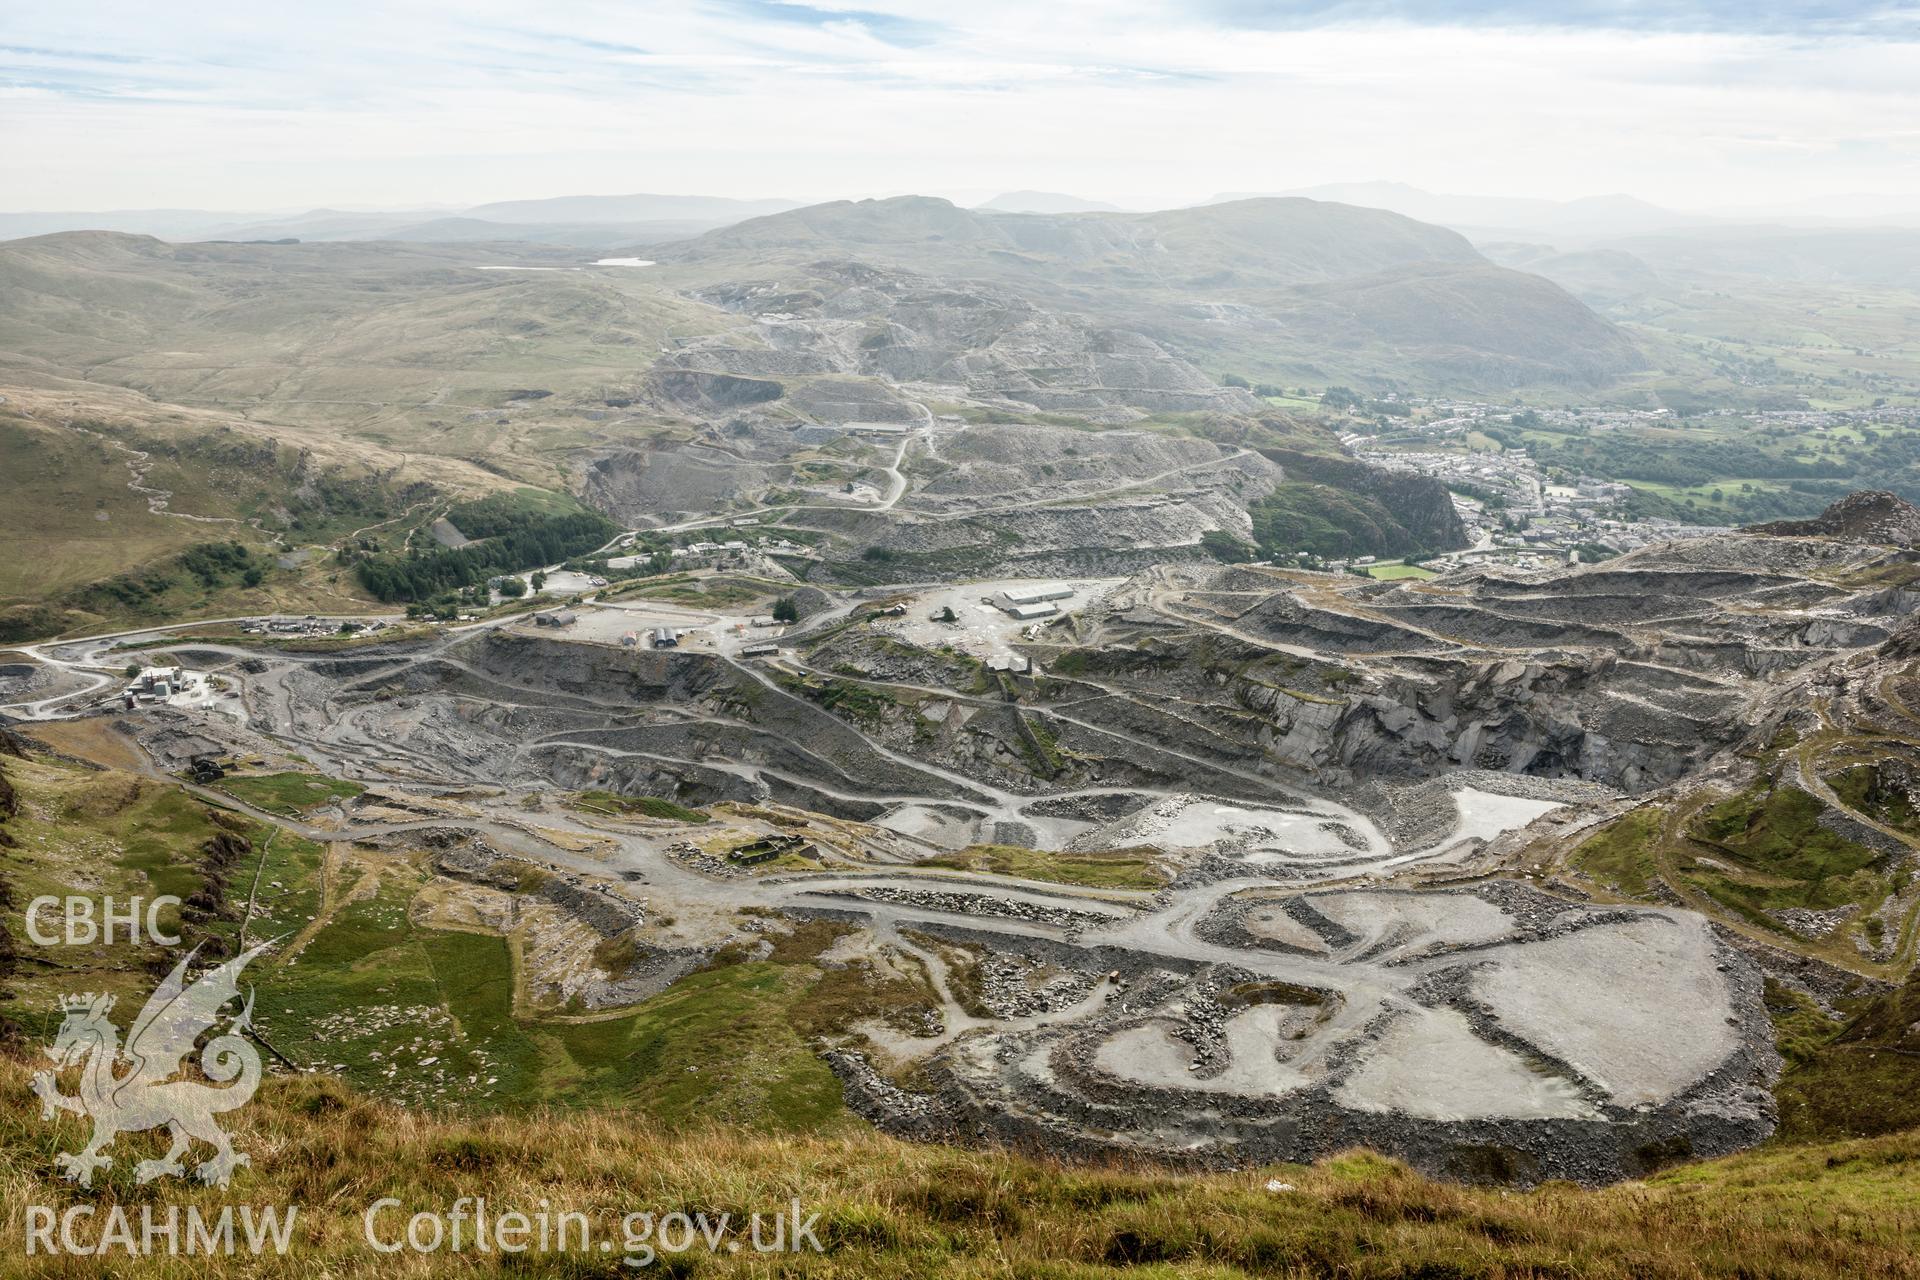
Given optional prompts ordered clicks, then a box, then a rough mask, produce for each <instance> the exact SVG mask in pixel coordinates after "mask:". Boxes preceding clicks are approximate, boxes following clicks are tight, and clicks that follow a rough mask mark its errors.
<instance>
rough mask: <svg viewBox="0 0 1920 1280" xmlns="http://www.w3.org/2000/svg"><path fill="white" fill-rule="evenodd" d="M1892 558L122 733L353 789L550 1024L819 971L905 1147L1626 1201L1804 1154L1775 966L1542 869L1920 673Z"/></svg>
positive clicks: (200, 717)
mask: <svg viewBox="0 0 1920 1280" xmlns="http://www.w3.org/2000/svg"><path fill="white" fill-rule="evenodd" d="M1890 554H1895V553H1891V552H1889V551H1888V550H1887V549H1885V548H1881V547H1875V546H1871V545H1865V544H1859V543H1847V542H1839V541H1832V540H1819V539H1813V538H1796V537H1756V536H1746V535H1726V536H1722V537H1717V538H1704V539H1697V540H1695V541H1692V542H1689V543H1684V544H1673V545H1670V546H1665V547H1655V548H1650V549H1649V550H1647V551H1643V552H1638V553H1634V554H1631V555H1628V556H1623V557H1621V558H1619V559H1617V560H1615V561H1611V562H1609V563H1607V564H1604V565H1599V566H1592V567H1585V568H1577V569H1568V570H1563V571H1556V572H1553V573H1549V574H1542V575H1532V576H1516V575H1504V576H1503V575H1502V574H1499V573H1490V572H1489V573H1464V574H1462V573H1456V574H1453V575H1449V576H1447V577H1444V578H1440V579H1435V580H1433V581H1429V582H1418V583H1384V582H1370V581H1364V580H1360V579H1356V578H1351V577H1347V578H1342V577H1338V576H1335V575H1329V574H1314V573H1305V572H1286V571H1278V570H1273V569H1264V568H1252V567H1216V568H1198V567H1189V568H1177V569H1176V568H1161V569H1156V570H1153V571H1149V572H1146V573H1141V574H1135V575H1123V576H1114V577H1085V578H1067V579H1018V578H1001V579H988V580H982V581H978V582H973V583H962V584H954V583H936V584H930V585H927V586H924V587H889V588H885V589H869V590H864V591H836V592H827V591H814V592H812V594H811V596H810V597H809V600H808V604H809V610H808V615H807V617H806V619H805V620H804V621H803V622H800V623H797V624H793V625H791V626H788V627H784V628H782V627H778V626H774V627H768V626H766V625H764V622H763V621H762V622H761V623H758V624H757V623H756V618H759V617H760V615H761V610H762V609H763V608H764V607H765V604H764V601H763V600H758V599H745V598H744V597H743V599H742V602H741V603H740V604H739V605H737V606H721V605H718V604H706V605H698V606H696V605H690V604H685V603H673V602H671V601H668V600H662V599H659V598H650V597H647V596H645V595H640V596H628V597H626V598H620V597H619V593H609V594H611V595H613V596H614V597H615V598H613V599H603V600H600V601H584V602H577V603H576V604H575V605H574V606H573V608H572V611H571V614H572V617H573V621H572V622H571V623H568V624H565V625H541V624H539V623H537V622H536V620H534V619H532V618H529V617H528V616H526V615H522V616H521V617H519V618H518V619H507V620H496V621H493V622H486V623H480V624H476V625H471V626H466V627H452V628H447V629H445V630H443V631H440V632H438V633H436V634H433V635H431V636H430V637H428V638H422V639H408V640H403V641H398V642H390V643H385V644H372V645H367V646H362V647H359V648H356V649H354V650H352V651H351V652H350V653H340V654H306V655H302V654H299V653H295V652H262V651H258V650H253V649H247V648H242V647H237V646H232V645H228V644H225V643H222V642H218V641H194V640H192V639H191V638H182V639H181V640H179V641H178V642H177V647H176V648H175V649H174V652H175V654H176V655H177V658H178V660H179V661H180V662H182V663H183V664H184V665H186V666H187V667H189V668H192V669H195V670H219V671H222V672H224V673H226V674H227V675H228V676H230V678H232V679H233V680H234V681H235V682H236V684H237V687H238V689H239V696H238V697H237V698H235V699H231V700H229V702H228V704H227V706H226V707H225V708H224V712H225V713H224V714H222V713H220V712H207V711H204V710H203V711H196V712H180V711H172V710H162V711H156V712H154V713H152V714H147V715H143V716H140V717H130V718H128V719H127V720H126V721H124V722H123V724H124V727H125V728H126V729H127V730H128V731H129V732H131V733H132V734H134V736H135V737H136V739H137V741H138V743H139V745H140V746H141V747H142V748H143V749H144V751H145V752H146V753H147V755H148V756H149V757H150V758H151V759H152V760H153V761H154V762H155V764H156V765H158V766H160V767H162V768H166V769H180V768H184V767H185V766H186V764H187V763H188V762H189V761H191V759H192V758H193V757H195V756H198V755H205V754H222V753H224V754H227V755H238V756H254V757H259V758H264V759H271V758H276V757H278V758H286V757H288V756H289V755H290V754H292V753H297V754H298V755H299V757H300V758H301V759H303V760H305V761H309V762H311V763H312V764H313V765H314V766H315V767H317V768H319V769H321V770H322V771H324V772H326V773H328V774H330V775H333V776H338V777H343V778H350V779H353V780H356V781H358V782H360V783H362V784H363V785H365V786H366V787H367V790H366V792H365V793H364V794H362V795H360V796H359V797H357V798H355V799H353V800H352V801H350V802H342V803H340V804H338V805H336V806H333V807H332V808H329V809H327V810H324V811H322V812H320V813H318V814H316V815H314V816H312V817H311V818H309V819H308V822H309V824H310V826H311V828H312V829H313V830H314V831H315V832H316V833H319V834H321V835H324V837H325V838H327V839H331V840H336V841H345V840H352V841H357V842H360V844H361V845H364V846H366V847H369V848H380V847H394V846H398V845H402V844H413V845H419V844H425V845H426V846H427V847H429V848H430V849H432V850H434V851H435V852H434V853H433V854H432V870H433V873H434V876H435V879H434V884H435V885H437V886H440V888H439V889H437V890H436V895H437V896H436V897H435V898H434V900H433V903H432V905H431V906H430V907H424V908H421V910H425V911H429V912H430V913H431V915H432V918H434V919H443V920H459V921H463V922H465V924H464V925H463V926H462V927H492V928H505V927H508V926H509V925H510V924H512V923H513V922H515V921H520V922H525V923H527V927H528V929H529V930H530V932H529V933H528V934H527V939H528V943H527V946H526V950H527V963H528V964H529V965H530V966H532V968H531V971H530V972H529V974H528V981H529V984H530V986H531V987H532V988H533V989H535V990H539V991H549V992H552V993H555V994H556V996H564V998H566V999H568V1000H570V1001H577V1002H579V1004H581V1005H583V1006H584V1007H586V1008H588V1009H603V1008H617V1007H620V1006H623V1005H626V1004H631V1003H633V1002H634V1001H637V1000H643V999H646V998H648V997H649V996H652V995H656V994H658V993H660V992H662V991H665V990H667V989H669V988H671V987H672V986H673V985H674V984H675V983H677V982H679V981H681V980H682V979H684V978H685V977H686V976H687V975H689V974H692V973H694V972H696V971H698V970H699V969H700V968H702V967H703V966H705V965H708V964H710V963H713V962H715V958H716V957H721V956H733V957H736V958H737V957H740V956H745V957H748V958H751V957H753V956H756V955H764V954H767V953H768V952H769V950H770V949H772V948H773V947H775V946H777V945H781V943H780V939H782V938H783V937H789V936H798V935H797V931H799V930H803V929H807V928H825V929H827V930H828V931H829V933H830V935H831V937H832V938H833V942H832V945H831V946H829V947H827V948H826V949H825V950H823V951H822V952H821V953H820V956H819V960H818V963H819V964H821V965H823V966H827V967H830V968H831V967H836V966H847V967H851V968H852V969H854V970H855V971H856V972H858V973H860V974H862V975H866V976H865V977H864V978H863V981H870V982H873V983H878V984H880V985H881V986H887V984H892V986H891V987H889V989H908V990H910V991H911V992H913V993H914V994H913V997H912V1000H911V1001H909V1002H908V1007H906V1008H904V1009H903V1008H898V1007H890V1008H876V1010H875V1011H874V1012H872V1013H871V1014H859V1013H857V1012H856V1013H855V1014H854V1015H852V1016H850V1017H849V1018H848V1020H847V1021H846V1022H845V1023H844V1024H842V1025H839V1026H837V1027H835V1028H834V1029H832V1030H831V1031H829V1032H828V1033H826V1034H825V1035H823V1037H822V1039H821V1042H820V1046H819V1047H820V1049H821V1051H822V1052H824V1053H825V1054H826V1055H827V1057H828V1060H829V1061H830V1062H831V1064H832V1065H833V1067H834V1069H835V1070H836V1071H837V1073H838V1074H839V1077H840V1079H841V1082H842V1084H843V1086H844V1088H845V1090H846V1095H847V1097H848V1099H849V1101H850V1102H851V1104H852V1105H853V1106H854V1107H855V1108H856V1109H857V1110H859V1111H860V1112H861V1114H863V1115H865V1116H866V1117H868V1118H869V1119H870V1120H871V1121H872V1122H873V1123H875V1124H876V1125H878V1126H880V1127H881V1128H883V1129H888V1130H891V1131H894V1132H898V1133H901V1134H905V1135H909V1136H916V1137H923V1138H929V1139H939V1140H963V1141H983V1142H1001V1143H1008V1144H1014V1145H1019V1146H1026V1147H1031V1148H1034V1149H1036V1150H1044V1151H1048V1152H1054V1153H1069V1154H1077V1155H1084V1156H1101V1155H1108V1154H1115V1153H1118V1154H1126V1155H1145V1156H1151V1157H1154V1158H1159V1159H1165V1160H1169V1161H1175V1162H1182V1163H1189V1164H1200V1165H1241V1164H1246V1163H1253V1162H1261V1161H1272V1160H1306V1159H1311V1158H1313V1157H1316V1156H1320V1155H1324V1154H1327V1153H1329V1152H1332V1151H1337V1150H1339V1149H1341V1148H1343V1147H1347V1146H1352V1145H1367V1146H1372V1147H1375V1148H1377V1149H1380V1150H1384V1151H1387V1152H1390V1153H1393V1154H1395V1155H1398V1156H1402V1157H1404V1158H1406V1159H1407V1160H1409V1161H1411V1162H1413V1163H1414V1164H1416V1165H1417V1166H1419V1167H1421V1168H1424V1169H1429V1170H1433V1171H1436V1172H1440V1173H1444V1174H1446V1175H1448V1176H1454V1177H1462V1178H1472V1179H1493V1180H1502V1181H1515V1182H1531V1181H1537V1180H1540V1179H1545V1178H1570V1179H1575V1180H1579V1181H1584V1182H1597V1181H1606V1180H1610V1179H1615V1178H1620V1177H1629V1176H1635V1175H1637V1174H1639V1173H1642V1172H1644V1171H1647V1170H1650V1169H1652V1168H1655V1167H1658V1166H1659V1165H1660V1164H1662V1163H1664V1162H1666V1161H1669V1160H1671V1159H1673V1158H1675V1157H1676V1155H1680V1154H1691V1155H1707V1154H1713V1153H1719V1152H1726V1151H1731V1150H1736V1149H1738V1148H1741V1147H1743V1146H1746V1145H1749V1144H1751V1143H1754V1142H1756V1141H1759V1140H1760V1139H1762V1138H1764V1137H1765V1136H1767V1134H1768V1133H1769V1132H1771V1130H1772V1127H1773V1124H1774V1103H1773V1101H1772V1098H1771V1094H1770V1091H1769V1089H1770V1084H1771V1082H1772V1080H1773V1078H1774V1076H1775V1075H1776V1074H1777V1073H1778V1070H1779V1065H1780V1063H1779V1059H1778V1057H1777V1055H1776V1054H1775V1052H1774V1050H1773V1048H1772V1033H1771V1028H1770V1024H1769V1021H1768V1017H1767V1013H1766V1010H1765V1007H1764V1006H1763V1003H1762V999H1761V992H1762V981H1763V970H1764V974H1765V976H1777V974H1778V972H1779V969H1778V966H1777V965H1775V964H1774V961H1773V959H1771V958H1770V957H1769V955H1768V954H1767V953H1766V951H1765V949H1764V948H1762V949H1758V950H1756V949H1755V948H1754V947H1753V946H1751V945H1747V944H1746V943H1745V942H1743V940H1742V939H1741V938H1739V937H1738V936H1736V935H1735V934H1734V933H1732V932H1729V931H1728V929H1727V928H1726V927H1725V926H1724V924H1722V923H1717V922H1715V921H1714V920H1711V919H1709V918H1708V917H1707V916H1705V915H1702V914H1699V913H1697V912H1696V911H1695V910H1693V909H1689V905H1688V904H1685V903H1675V904H1673V905H1670V906H1649V905H1645V904H1636V903H1630V902H1626V901H1623V900H1620V899H1619V898H1610V897H1609V896H1608V895H1606V894H1604V893H1596V892H1594V890H1593V887H1592V885H1591V884H1590V883H1588V882H1585V881H1583V880H1581V879H1580V877H1578V876H1574V875H1571V874H1569V872H1568V869H1567V868H1566V866H1565V865H1564V859H1558V860H1557V859H1556V857H1555V856H1554V855H1552V854H1551V853H1548V852H1543V850H1550V849H1555V848H1558V849H1565V848H1567V847H1571V846H1572V845H1574V844H1576V843H1577V842H1578V839H1579V838H1580V836H1581V833H1583V832H1587V831H1591V830H1597V829H1599V828H1600V826H1601V825H1602V824H1604V823H1605V822H1606V821H1608V820H1611V819H1613V818H1616V817H1618V816H1619V815H1621V814H1623V813H1631V812H1633V811H1634V810H1635V808H1636V806H1638V805H1641V804H1643V803H1645V802H1646V799H1647V797H1649V796H1651V795H1656V794H1664V793H1663V792H1662V788H1668V789H1670V788H1671V787H1673V786H1675V785H1681V784H1676V782H1675V780H1677V779H1678V780H1687V779H1694V778H1699V777H1706V776H1717V775H1715V771H1716V770H1721V771H1724V770H1726V769H1728V768H1729V767H1731V766H1729V764H1728V763H1727V762H1728V761H1737V760H1738V759H1741V758H1742V757H1740V755H1739V752H1740V751H1742V750H1750V746H1742V744H1743V743H1744V744H1751V742H1752V741H1754V739H1755V737H1756V735H1759V736H1760V737H1762V738H1765V737H1767V736H1768V735H1773V736H1775V737H1777V732H1776V730H1775V729H1774V728H1773V727H1772V726H1775V725H1777V724H1778V723H1780V718H1781V716H1782V715H1784V714H1787V713H1788V712H1787V711H1786V710H1784V709H1788V708H1793V707H1804V706H1805V705H1806V703H1807V699H1808V697H1809V696H1810V695H1809V691H1810V690H1821V689H1830V688H1832V687H1834V684H1833V682H1834V681H1836V680H1839V681H1840V682H1841V684H1842V685H1845V684H1846V683H1847V682H1848V681H1858V680H1860V679H1864V678H1866V676H1865V675H1863V674H1862V672H1865V673H1866V675H1870V674H1871V670H1872V668H1871V664H1872V663H1873V662H1874V661H1876V659H1875V657H1874V654H1875V653H1876V652H1877V650H1876V648H1875V646H1879V645H1881V644H1883V643H1888V644H1892V645H1896V646H1897V645H1899V644H1901V643H1904V641H1903V640H1902V639H1901V638H1900V637H1902V636H1904V635H1906V634H1907V633H1906V632H1902V631H1901V627H1902V625H1903V621H1902V615H1903V613H1904V612H1905V611H1906V610H1907V609H1909V608H1910V607H1911V605H1910V602H1909V601H1908V600H1907V598H1906V597H1905V595H1903V594H1901V593H1889V592H1886V591H1884V590H1879V589H1876V588H1874V587H1873V586H1872V585H1870V584H1871V582H1872V581H1873V579H1874V568H1875V566H1876V565H1879V564H1882V563H1884V562H1885V561H1886V558H1887V557H1888V556H1889V555H1890ZM1861 582H1866V583H1868V584H1869V585H1865V586H1859V585H1852V584H1856V583H1861ZM549 621H550V620H549ZM665 633H671V635H672V643H671V645H668V644H664V643H661V642H660V641H659V639H658V638H659V637H660V636H661V635H662V634H665ZM1896 633H1898V634H1896ZM107 643H108V642H78V643H75V644H71V645H65V646H46V647H44V648H43V649H42V651H41V652H40V657H41V659H42V660H43V661H45V662H46V663H47V664H48V666H49V667H50V668H58V669H60V670H65V671H70V672H76V671H82V670H85V669H86V668H87V665H88V664H89V663H94V664H98V663H100V662H103V661H108V660H109V659H107V658H106V657H105V656H104V653H105V648H106V645H107ZM1862 664H1867V665H1866V666H1865V667H1863V666H1862ZM1836 673H1839V674H1836ZM1848 673H1852V674H1848ZM1729 776H1731V775H1729ZM649 797H651V798H652V801H651V803H653V804H654V806H655V807H654V808H653V809H652V810H647V809H645V808H636V807H634V806H635V805H639V804H641V802H642V801H643V800H645V798H649ZM662 803H664V805H665V807H664V808H662V807H660V806H661V804H662ZM687 806H698V807H700V808H701V809H702V810H703V811H704V812H703V813H694V814H691V815H688V814H687V809H686V807H687ZM682 815H685V816H682ZM692 819H703V820H702V821H698V822H695V821H693V820H692ZM529 865H531V866H535V867H538V868H541V869H542V871H543V877H544V878H543V879H541V881H540V884H541V886H542V887H541V888H539V889H538V890H537V891H531V893H529V891H526V890H524V889H522V890H519V891H516V890H515V888H514V886H515V885H516V884H518V883H522V882H523V880H524V868H526V867H527V866H529ZM461 904H465V905H461ZM503 921H504V922H506V923H502V922H503ZM609 940H619V941H620V942H621V946H622V951H621V954H620V958H619V959H618V960H608V959H606V948H605V947H604V946H602V945H601V944H603V943H606V942H608V941H609Z"/></svg>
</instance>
